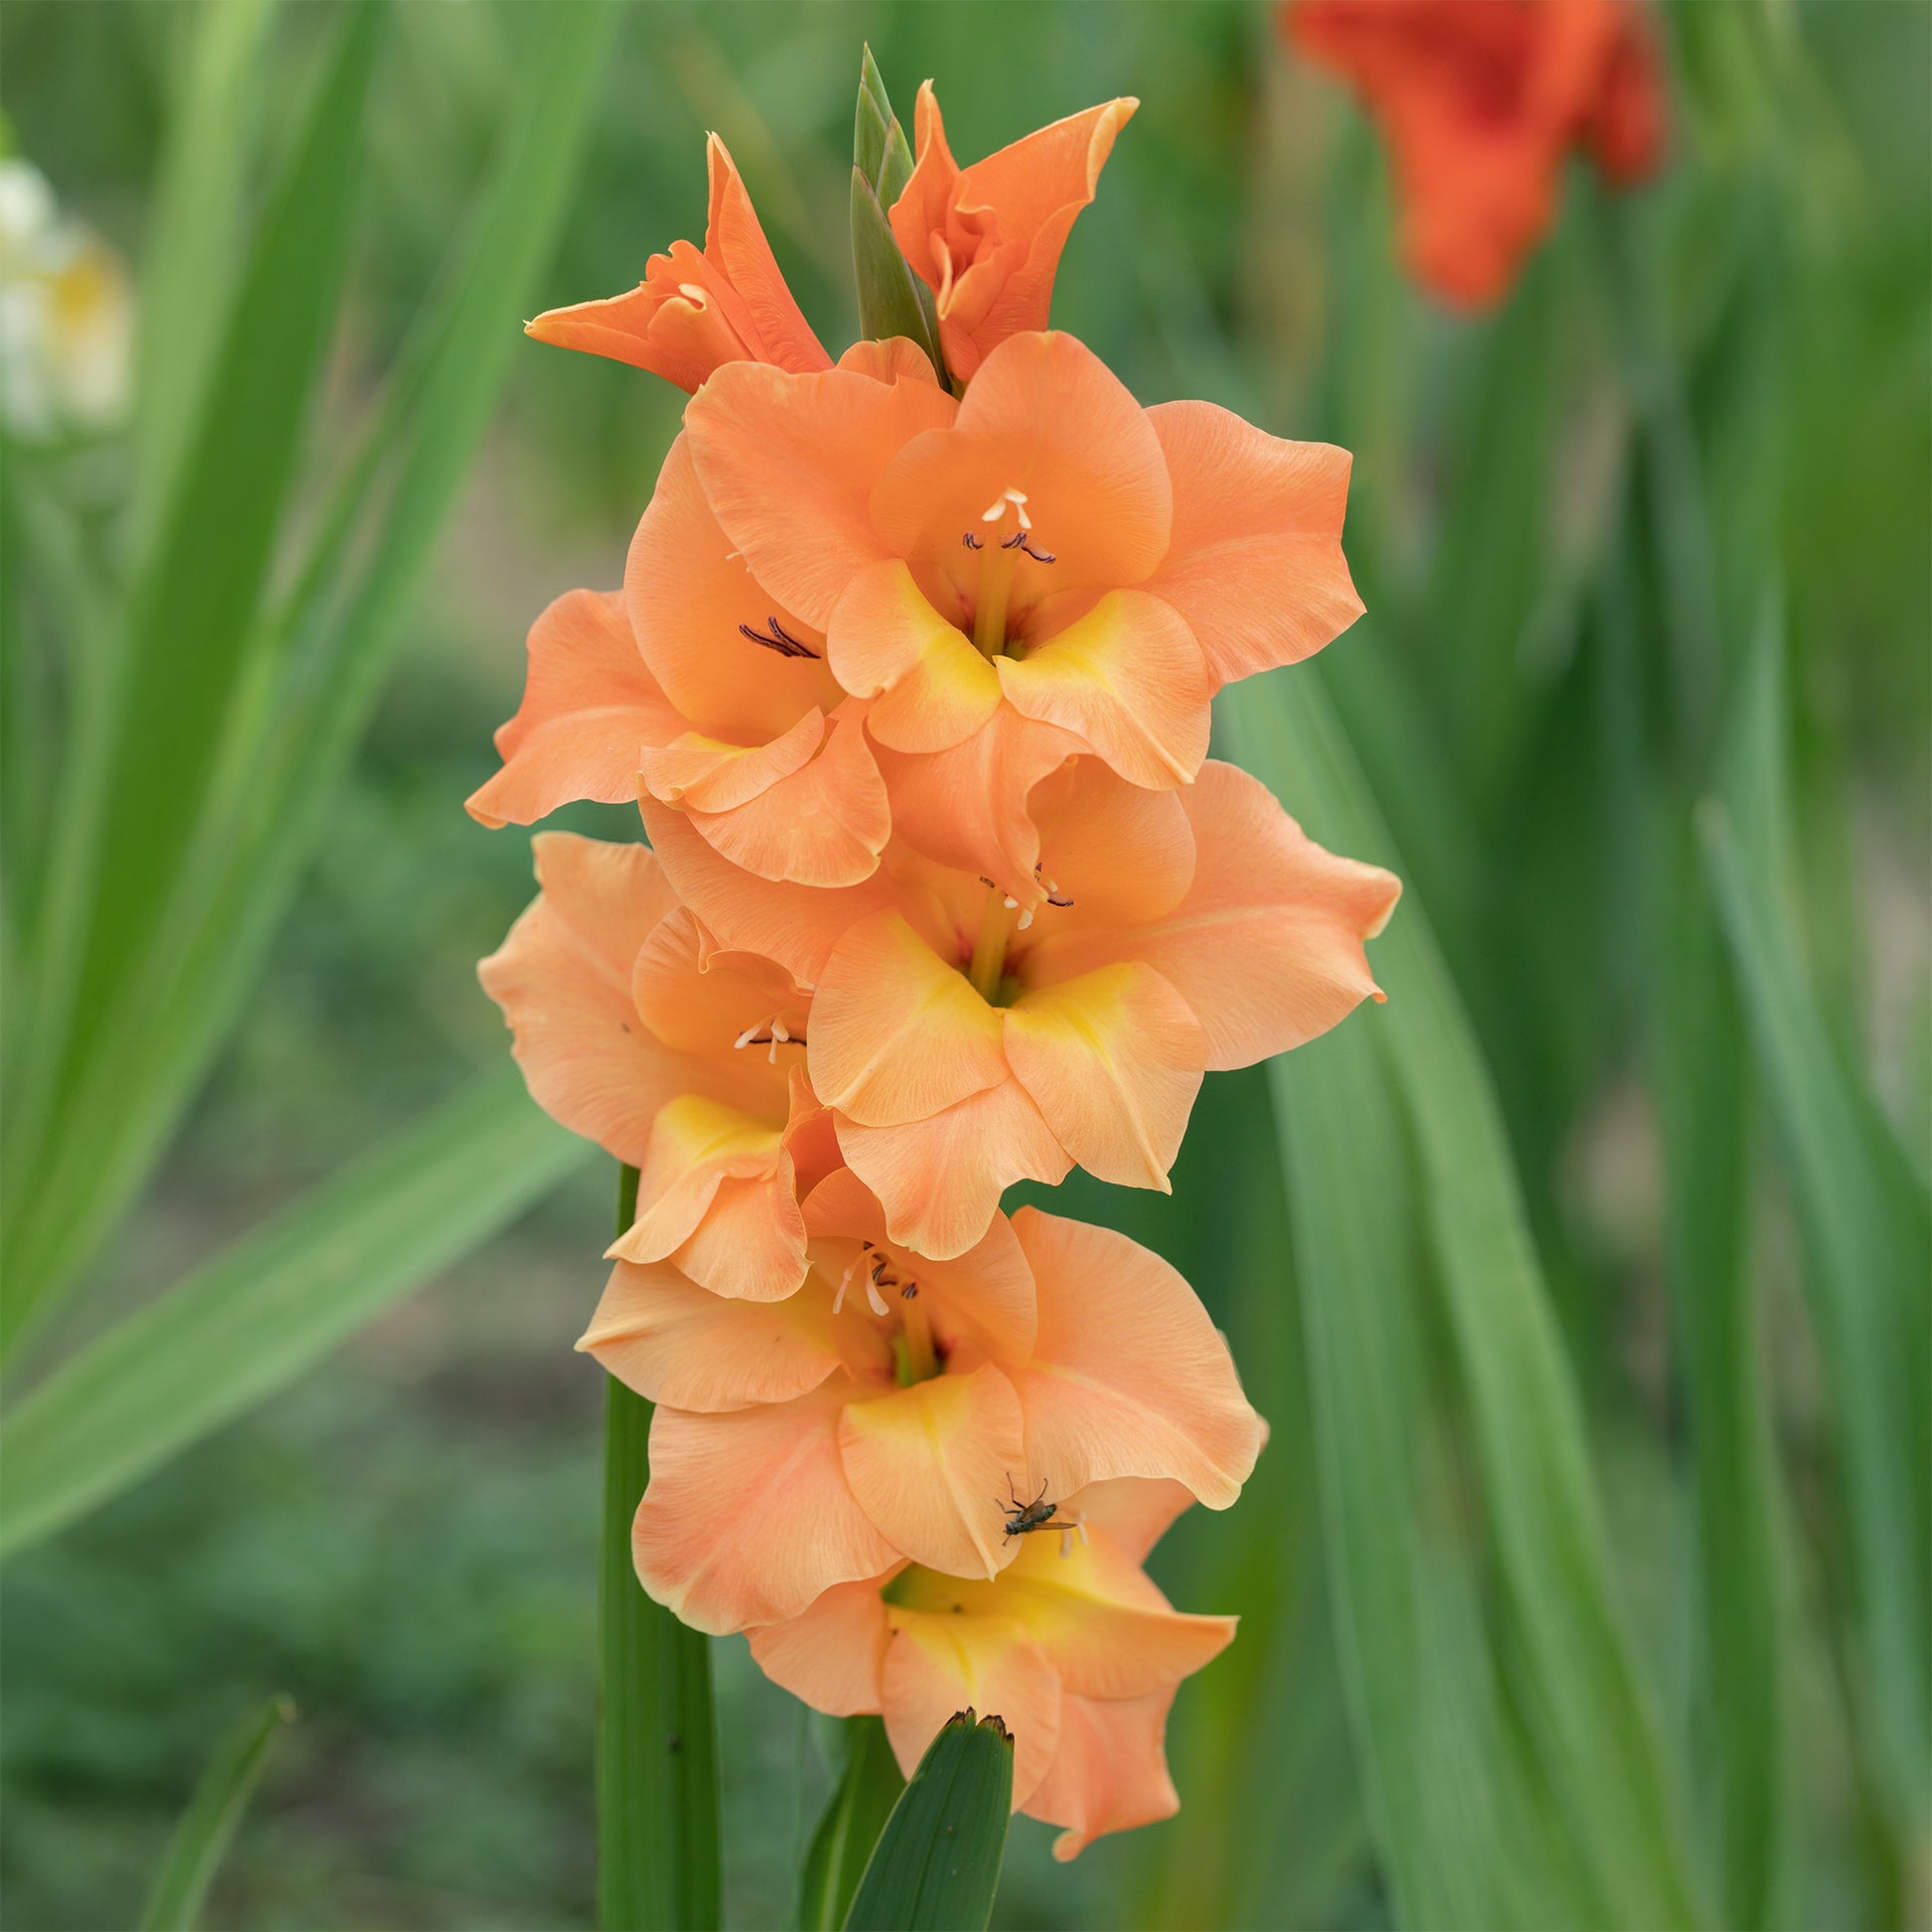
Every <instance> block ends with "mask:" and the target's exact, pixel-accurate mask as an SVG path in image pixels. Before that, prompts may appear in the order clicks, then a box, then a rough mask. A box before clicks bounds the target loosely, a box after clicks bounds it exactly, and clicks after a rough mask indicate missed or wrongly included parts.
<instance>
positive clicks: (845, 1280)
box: [832, 1248, 866, 1314]
mask: <svg viewBox="0 0 1932 1932" xmlns="http://www.w3.org/2000/svg"><path fill="white" fill-rule="evenodd" d="M865 1258H866V1251H865V1249H863V1248H861V1249H860V1250H859V1252H858V1253H857V1254H856V1255H854V1256H853V1257H852V1259H851V1260H850V1261H849V1262H847V1263H846V1267H845V1273H844V1274H843V1275H841V1276H840V1277H839V1292H838V1293H837V1294H836V1295H835V1296H833V1297H832V1312H833V1313H834V1314H837V1313H838V1311H840V1310H841V1309H842V1308H844V1307H845V1291H846V1290H847V1289H848V1288H850V1287H851V1286H852V1274H853V1270H854V1269H856V1268H857V1267H858V1266H859V1264H860V1262H862V1261H864V1260H865Z"/></svg>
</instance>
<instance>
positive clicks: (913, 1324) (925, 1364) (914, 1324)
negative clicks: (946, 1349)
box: [899, 1295, 939, 1388]
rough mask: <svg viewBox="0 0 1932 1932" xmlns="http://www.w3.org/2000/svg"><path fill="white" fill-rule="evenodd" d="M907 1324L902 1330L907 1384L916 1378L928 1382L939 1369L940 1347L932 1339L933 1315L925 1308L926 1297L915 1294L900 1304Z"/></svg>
mask: <svg viewBox="0 0 1932 1932" xmlns="http://www.w3.org/2000/svg"><path fill="white" fill-rule="evenodd" d="M900 1308H901V1310H902V1314H903V1320H904V1324H905V1325H904V1326H903V1327H902V1328H901V1329H900V1330H899V1335H900V1339H901V1340H902V1341H903V1343H904V1352H903V1354H902V1356H901V1358H900V1361H901V1370H900V1373H901V1375H902V1378H903V1380H904V1382H905V1385H906V1387H907V1388H910V1387H911V1385H912V1384H913V1383H914V1382H929V1381H931V1380H932V1378H933V1377H934V1376H935V1375H937V1374H938V1373H939V1351H938V1349H937V1348H936V1347H935V1346H934V1344H933V1340H932V1318H931V1317H930V1316H929V1315H928V1314H927V1313H926V1311H925V1298H924V1297H923V1296H921V1295H915V1296H913V1297H912V1299H911V1300H910V1301H906V1302H902V1303H901V1304H900Z"/></svg>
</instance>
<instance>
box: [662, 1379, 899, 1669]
mask: <svg viewBox="0 0 1932 1932" xmlns="http://www.w3.org/2000/svg"><path fill="white" fill-rule="evenodd" d="M852 1393H853V1387H852V1384H851V1383H850V1382H849V1381H848V1380H847V1379H846V1378H845V1377H843V1376H834V1377H832V1378H831V1379H830V1380H829V1381H826V1382H822V1383H821V1384H820V1385H819V1386H818V1387H817V1388H816V1389H814V1390H813V1391H812V1392H811V1393H810V1394H809V1395H802V1396H799V1397H797V1398H796V1399H795V1400H793V1401H791V1402H783V1403H771V1404H763V1405H760V1406H759V1407H758V1408H755V1409H740V1410H736V1411H734V1412H733V1413H732V1414H730V1415H723V1416H701V1415H695V1414H692V1413H690V1412H689V1411H686V1410H683V1409H660V1410H658V1412H657V1414H656V1415H655V1416H654V1417H653V1418H652V1420H651V1429H650V1487H649V1488H648V1489H646V1490H645V1492H644V1499H643V1501H642V1502H641V1503H640V1504H639V1505H638V1507H637V1517H636V1521H635V1523H634V1524H633V1525H632V1529H631V1552H632V1555H633V1556H634V1557H635V1559H636V1564H637V1575H638V1578H639V1580H640V1581H641V1582H642V1584H643V1586H644V1588H645V1589H646V1590H648V1591H649V1592H650V1594H651V1596H652V1597H653V1598H654V1599H655V1600H656V1601H657V1602H659V1603H662V1604H663V1605H664V1606H665V1608H667V1609H669V1610H671V1611H674V1612H675V1613H676V1614H677V1615H678V1616H680V1617H681V1618H683V1620H684V1621H685V1622H686V1623H688V1624H690V1625H691V1626H692V1627H693V1628H694V1629H698V1630H706V1631H709V1632H710V1633H711V1634H712V1635H714V1636H719V1635H723V1634H725V1633H726V1632H728V1631H732V1630H743V1629H745V1628H747V1627H748V1626H749V1625H752V1624H758V1623H776V1622H778V1621H779V1620H780V1619H782V1618H784V1617H788V1616H796V1615H797V1614H798V1613H799V1612H800V1611H801V1610H803V1609H805V1608H806V1607H807V1605H809V1604H810V1603H811V1601H812V1600H813V1598H814V1597H816V1596H818V1595H819V1594H820V1593H821V1592H822V1591H824V1590H827V1589H830V1588H831V1587H832V1586H833V1585H834V1584H844V1583H851V1582H853V1581H855V1580H856V1579H858V1578H861V1577H877V1576H878V1575H879V1574H880V1573H881V1572H882V1571H885V1570H888V1569H890V1568H891V1567H892V1565H893V1563H894V1561H895V1557H896V1554H897V1553H896V1552H895V1551H894V1550H893V1548H892V1546H891V1545H890V1544H889V1543H887V1541H886V1539H885V1538H884V1537H882V1536H881V1535H880V1534H879V1532H878V1531H877V1530H876V1529H874V1528H873V1526H872V1523H871V1520H870V1519H869V1518H868V1517H867V1515H866V1513H865V1511H864V1510H862V1509H861V1508H860V1507H859V1504H858V1502H857V1500H856V1499H855V1498H854V1496H853V1494H852V1491H851V1489H850V1487H849V1486H848V1485H847V1483H846V1479H845V1467H844V1464H843V1463H842V1462H841V1461H840V1459H839V1436H838V1422H839V1415H840V1412H841V1411H842V1410H843V1408H844V1406H845V1404H846V1402H847V1401H848V1400H849V1399H850V1398H851V1395H852Z"/></svg>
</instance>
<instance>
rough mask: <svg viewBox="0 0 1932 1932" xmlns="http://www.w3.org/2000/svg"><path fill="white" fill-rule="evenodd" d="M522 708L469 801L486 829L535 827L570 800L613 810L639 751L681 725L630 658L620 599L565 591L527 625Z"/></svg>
mask: <svg viewBox="0 0 1932 1932" xmlns="http://www.w3.org/2000/svg"><path fill="white" fill-rule="evenodd" d="M529 651H530V669H529V675H528V677H527V679H526V680H525V683H524V686H523V702H522V704H521V705H519V706H518V707H517V713H516V716H515V717H514V718H512V719H511V720H510V721H509V723H508V724H506V725H504V726H503V727H502V728H501V729H500V730H499V731H498V732H497V734H496V751H497V755H498V756H499V757H500V758H501V759H502V760H503V768H502V769H501V770H500V771H498V772H497V773H496V775H495V776H494V777H492V778H490V779H489V780H488V781H487V782H486V783H484V784H483V785H480V786H479V787H478V788H477V790H476V791H474V792H473V793H472V794H471V795H470V798H469V801H468V803H469V811H470V815H471V816H472V817H473V818H475V819H477V820H478V821H479V822H480V823H481V824H483V825H489V826H498V825H505V824H509V823H511V822H514V823H516V824H518V825H529V824H533V823H534V822H535V821H536V820H537V819H539V818H543V817H545V816H547V815H548V814H549V813H551V812H553V811H555V810H556V809H557V807H558V806H559V805H564V804H568V803H570V801H571V800H572V799H576V798H595V799H597V800H599V801H600V802H601V803H603V804H607V805H615V804H619V803H621V801H623V800H625V799H627V798H629V797H630V796H631V795H632V793H633V792H634V791H635V790H636V785H637V755H638V748H639V747H640V746H643V745H645V744H647V743H652V742H655V741H656V740H658V739H659V738H661V737H663V736H664V735H665V734H667V733H670V732H675V731H677V730H679V729H680V722H679V720H678V717H677V714H676V712H675V711H673V710H672V708H671V706H670V705H669V704H668V703H667V702H666V700H665V697H664V694H663V692H662V691H660V690H659V689H658V688H657V681H656V679H655V678H653V677H652V676H651V674H650V672H649V670H648V669H646V668H645V665H644V660H643V659H642V658H641V657H640V656H639V655H638V653H637V640H636V638H635V637H634V636H633V635H632V634H631V629H630V621H629V619H628V617H627V616H626V615H625V612H624V603H623V597H622V595H621V593H618V592H598V591H569V592H566V593H565V595H564V596H562V597H560V598H558V599H557V601H556V602H555V603H554V604H552V605H551V606H550V608H549V609H548V610H547V611H545V612H544V614H543V616H542V617H540V618H539V619H538V620H537V621H536V622H535V623H534V624H532V625H531V627H530V640H529Z"/></svg>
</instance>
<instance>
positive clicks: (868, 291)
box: [852, 47, 947, 382]
mask: <svg viewBox="0 0 1932 1932" xmlns="http://www.w3.org/2000/svg"><path fill="white" fill-rule="evenodd" d="M852 146H853V167H852V271H853V275H854V277H855V278H856V280H857V283H858V291H859V334H860V335H861V336H863V337H865V338H866V339H867V340H869V341H874V342H877V341H880V340H883V339H884V338H886V337H889V336H904V337H907V338H908V339H909V340H910V341H912V342H915V343H917V344H918V345H919V346H920V347H921V348H922V349H924V350H925V352H926V355H927V357H928V358H929V359H930V361H931V363H932V366H933V369H934V371H935V372H936V373H937V375H938V377H939V380H940V381H941V382H944V381H946V379H947V377H946V360H945V357H944V355H943V354H942V353H941V352H940V348H939V316H938V311H937V310H936V309H935V308H934V307H933V303H932V291H931V290H930V289H929V288H927V287H926V285H925V284H924V283H923V282H922V281H920V280H919V278H918V277H917V276H916V275H914V274H913V273H912V270H911V267H910V265H909V264H908V263H907V261H906V259H905V257H904V255H903V254H901V253H900V252H899V245H898V243H897V240H895V239H894V236H893V228H892V223H891V222H890V221H888V220H887V218H886V212H885V210H886V209H887V208H888V207H891V206H892V205H893V203H894V202H895V201H897V199H898V195H899V192H900V190H902V189H903V188H904V186H905V183H906V182H907V181H908V180H909V179H910V178H911V174H912V154H911V150H910V149H909V148H908V147H907V146H906V144H905V135H904V132H903V130H902V129H901V128H900V127H899V124H898V122H897V119H896V118H895V117H894V115H893V104H892V102H891V100H889V99H888V98H887V95H886V82H885V80H884V79H883V78H882V77H881V75H880V72H879V67H878V64H877V63H876V62H875V61H874V60H873V58H872V49H871V48H870V47H868V48H867V49H866V50H865V55H864V58H863V60H862V61H861V63H860V68H859V104H858V109H857V112H856V114H855V116H854V126H853V143H852Z"/></svg>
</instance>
